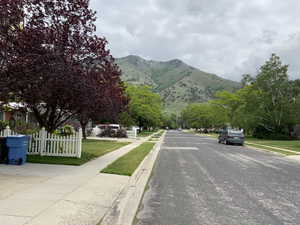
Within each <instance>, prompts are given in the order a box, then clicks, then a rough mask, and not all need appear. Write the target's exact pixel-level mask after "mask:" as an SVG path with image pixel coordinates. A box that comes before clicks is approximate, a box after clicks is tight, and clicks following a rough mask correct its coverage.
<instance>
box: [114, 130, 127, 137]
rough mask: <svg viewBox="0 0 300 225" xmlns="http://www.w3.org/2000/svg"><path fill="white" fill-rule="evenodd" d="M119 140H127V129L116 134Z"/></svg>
mask: <svg viewBox="0 0 300 225" xmlns="http://www.w3.org/2000/svg"><path fill="white" fill-rule="evenodd" d="M116 137H117V138H127V137H128V136H127V131H126V130H125V129H119V130H117V133H116Z"/></svg>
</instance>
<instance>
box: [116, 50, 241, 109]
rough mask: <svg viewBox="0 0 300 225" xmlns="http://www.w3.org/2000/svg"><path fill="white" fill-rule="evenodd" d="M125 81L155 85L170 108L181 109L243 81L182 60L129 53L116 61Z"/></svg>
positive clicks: (236, 85)
mask: <svg viewBox="0 0 300 225" xmlns="http://www.w3.org/2000/svg"><path fill="white" fill-rule="evenodd" d="M116 62H117V64H118V65H119V67H120V68H121V70H122V80H123V81H125V82H128V83H132V84H143V85H149V86H152V87H153V89H154V90H155V91H156V92H157V93H159V94H160V95H161V97H162V99H163V101H164V104H165V106H166V109H167V111H173V112H174V111H177V112H178V111H180V110H182V109H183V108H184V107H185V106H186V105H187V104H189V103H192V102H206V101H207V100H210V99H212V98H213V97H214V94H215V93H216V92H217V91H220V90H228V91H233V90H236V89H238V88H239V87H240V83H238V82H234V81H231V80H226V79H223V78H221V77H218V76H217V75H214V74H210V73H206V72H203V71H201V70H199V69H197V68H194V67H191V66H189V65H187V64H185V63H184V62H182V61H181V60H178V59H174V60H170V61H166V62H159V61H153V60H145V59H143V58H141V57H139V56H133V55H130V56H127V57H124V58H119V59H117V60H116Z"/></svg>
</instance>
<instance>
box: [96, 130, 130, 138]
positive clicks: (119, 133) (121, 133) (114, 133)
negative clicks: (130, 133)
mask: <svg viewBox="0 0 300 225" xmlns="http://www.w3.org/2000/svg"><path fill="white" fill-rule="evenodd" d="M98 136H99V137H113V138H127V132H126V130H124V129H118V130H115V129H111V128H107V129H105V130H104V131H102V132H101V133H100V134H99V135H98Z"/></svg>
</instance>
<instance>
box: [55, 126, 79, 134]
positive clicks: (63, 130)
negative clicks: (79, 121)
mask: <svg viewBox="0 0 300 225" xmlns="http://www.w3.org/2000/svg"><path fill="white" fill-rule="evenodd" d="M74 133H75V130H74V128H73V127H72V126H71V125H65V126H63V127H61V128H58V129H57V130H56V131H54V134H56V135H60V136H70V135H73V134H74Z"/></svg>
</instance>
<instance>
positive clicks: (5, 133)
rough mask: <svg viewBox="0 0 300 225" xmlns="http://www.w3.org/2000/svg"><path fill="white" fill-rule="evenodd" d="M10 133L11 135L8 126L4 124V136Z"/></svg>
mask: <svg viewBox="0 0 300 225" xmlns="http://www.w3.org/2000/svg"><path fill="white" fill-rule="evenodd" d="M10 135H11V130H10V128H9V126H6V127H5V129H4V136H5V137H7V136H10Z"/></svg>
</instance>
